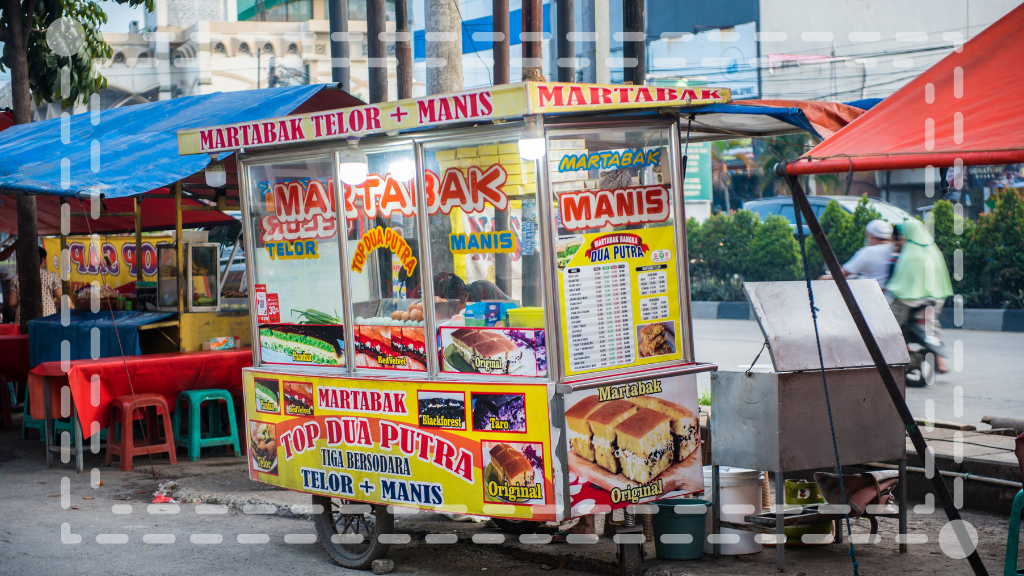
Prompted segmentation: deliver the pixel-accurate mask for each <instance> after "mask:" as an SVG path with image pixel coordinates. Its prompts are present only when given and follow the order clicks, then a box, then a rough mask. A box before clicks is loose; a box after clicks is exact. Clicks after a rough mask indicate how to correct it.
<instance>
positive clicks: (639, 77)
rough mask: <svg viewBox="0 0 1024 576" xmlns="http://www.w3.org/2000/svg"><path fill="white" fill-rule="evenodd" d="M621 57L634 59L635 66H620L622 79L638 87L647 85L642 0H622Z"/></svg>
mask: <svg viewBox="0 0 1024 576" xmlns="http://www.w3.org/2000/svg"><path fill="white" fill-rule="evenodd" d="M622 32H623V39H622V57H623V59H624V60H625V61H626V62H629V60H630V59H631V58H632V59H635V60H636V65H635V66H632V67H631V66H629V65H628V64H623V65H622V78H623V80H624V81H625V82H627V83H630V82H631V83H632V84H633V85H634V86H640V85H642V84H646V83H647V27H646V26H645V25H644V0H622Z"/></svg>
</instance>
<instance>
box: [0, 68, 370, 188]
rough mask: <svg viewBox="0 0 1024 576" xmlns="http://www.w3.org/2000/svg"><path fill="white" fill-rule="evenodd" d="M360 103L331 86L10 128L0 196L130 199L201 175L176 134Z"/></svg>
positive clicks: (3, 142)
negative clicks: (180, 149) (181, 149)
mask: <svg viewBox="0 0 1024 576" xmlns="http://www.w3.org/2000/svg"><path fill="white" fill-rule="evenodd" d="M359 104H362V102H361V101H359V100H358V99H356V98H355V97H354V96H351V95H349V94H347V93H345V92H343V91H341V90H338V89H337V88H335V86H334V85H328V84H319V85H311V86H289V87H284V88H266V89H262V90H245V91H241V92H217V93H215V94H208V95H204V96H186V97H183V98H175V99H172V100H163V101H159V102H152V103H149V104H139V105H136V106H126V107H123V108H115V109H113V110H103V111H102V112H101V113H100V114H99V115H98V120H97V121H96V122H95V123H94V117H93V114H91V113H84V114H76V115H74V116H70V117H69V118H67V119H66V120H65V119H61V118H55V119H53V120H46V121H44V122H33V123H31V124H22V125H19V126H13V127H11V128H9V129H7V130H4V131H3V132H0V193H10V192H15V193H20V194H47V195H58V196H79V195H84V194H88V193H90V192H91V191H96V192H99V193H101V194H103V195H105V196H106V197H107V198H121V197H125V196H134V195H136V194H142V193H145V192H148V191H149V190H153V189H154V188H160V187H164V186H168V185H170V184H172V183H174V182H177V181H178V180H181V179H183V178H187V177H188V176H191V175H193V174H195V173H196V172H199V171H201V170H202V169H203V168H205V167H206V165H207V164H208V163H209V161H210V158H209V157H208V156H206V155H205V154H199V155H192V156H179V155H178V136H177V131H178V130H180V129H183V128H197V127H202V126H214V125H218V124H231V123H235V122H249V121H256V120H262V119H265V118H273V117H276V116H285V115H288V114H293V113H305V112H312V111H318V110H330V109H337V108H345V107H348V106H355V105H359Z"/></svg>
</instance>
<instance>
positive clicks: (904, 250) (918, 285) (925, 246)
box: [885, 220, 953, 373]
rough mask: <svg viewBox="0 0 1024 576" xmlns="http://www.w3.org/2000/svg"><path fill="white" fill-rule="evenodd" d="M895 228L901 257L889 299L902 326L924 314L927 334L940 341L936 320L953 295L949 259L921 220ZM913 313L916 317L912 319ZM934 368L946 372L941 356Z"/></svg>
mask: <svg viewBox="0 0 1024 576" xmlns="http://www.w3.org/2000/svg"><path fill="white" fill-rule="evenodd" d="M896 230H897V239H896V249H897V250H898V251H899V258H898V259H897V260H896V265H895V266H894V267H893V269H892V275H891V276H890V277H889V281H888V283H887V284H886V286H885V292H886V299H887V300H888V301H889V306H890V308H892V313H893V315H894V316H895V317H896V321H897V322H899V324H900V326H901V327H904V326H906V325H907V323H908V322H911V321H914V320H915V319H916V318H920V316H921V315H922V314H923V315H924V319H925V322H926V328H925V333H926V334H929V335H934V338H935V341H937V342H940V343H941V340H942V338H941V328H940V327H939V323H938V322H937V321H936V320H937V317H938V315H939V313H940V312H942V305H943V303H944V302H945V301H946V298H948V297H949V296H952V295H953V284H952V282H950V280H949V270H948V269H947V268H946V260H945V258H943V256H942V252H941V251H940V250H939V248H938V246H936V245H935V240H934V239H933V238H932V236H931V234H929V233H928V230H927V228H925V225H924V223H923V222H921V221H920V220H905V221H904V222H902V223H900V224H897V225H896ZM911 312H914V315H915V317H916V318H911ZM940 349H941V345H940ZM935 368H936V369H937V370H938V371H939V372H940V373H944V372H946V371H947V367H946V362H945V358H944V357H943V356H942V355H939V354H936V355H935Z"/></svg>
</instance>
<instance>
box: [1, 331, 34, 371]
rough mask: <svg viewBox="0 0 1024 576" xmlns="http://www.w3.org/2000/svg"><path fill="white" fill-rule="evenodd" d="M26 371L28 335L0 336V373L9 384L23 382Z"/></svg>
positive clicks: (27, 366) (27, 367)
mask: <svg viewBox="0 0 1024 576" xmlns="http://www.w3.org/2000/svg"><path fill="white" fill-rule="evenodd" d="M28 369H29V365H28V335H27V334H26V335H24V336H22V335H20V334H19V335H17V336H0V373H2V374H3V375H4V376H5V377H6V378H7V380H8V381H9V382H24V381H25V380H26V379H27V378H28Z"/></svg>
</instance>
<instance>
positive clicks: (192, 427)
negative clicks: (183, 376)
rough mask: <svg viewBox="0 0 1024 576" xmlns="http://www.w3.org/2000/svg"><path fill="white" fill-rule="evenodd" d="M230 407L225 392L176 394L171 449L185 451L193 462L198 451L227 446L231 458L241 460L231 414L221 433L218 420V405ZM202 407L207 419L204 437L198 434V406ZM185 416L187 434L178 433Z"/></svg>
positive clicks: (227, 393)
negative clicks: (210, 447)
mask: <svg viewBox="0 0 1024 576" xmlns="http://www.w3.org/2000/svg"><path fill="white" fill-rule="evenodd" d="M222 400H223V401H224V402H227V405H228V406H229V407H231V406H232V402H231V394H230V393H229V392H228V391H227V390H219V389H210V390H186V391H184V392H182V393H180V394H178V400H177V402H175V405H174V445H175V446H184V447H185V448H187V449H188V459H189V460H190V461H192V462H195V461H196V460H198V459H199V451H200V450H201V449H202V448H206V447H208V446H225V445H227V446H231V447H233V448H234V449H235V456H241V449H240V448H239V446H238V428H237V425H236V423H235V411H234V410H233V409H229V410H228V411H227V413H228V429H227V430H224V427H223V426H222V425H221V418H220V401H222ZM204 402H205V403H206V408H207V417H208V418H209V426H210V428H209V432H208V433H207V434H206V435H205V436H204V435H203V431H202V418H201V416H200V415H201V414H202V404H203V403H204ZM185 410H188V413H187V426H188V430H186V431H184V432H182V430H181V421H182V414H184V413H185Z"/></svg>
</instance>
